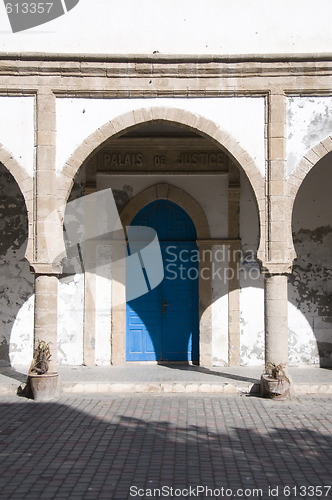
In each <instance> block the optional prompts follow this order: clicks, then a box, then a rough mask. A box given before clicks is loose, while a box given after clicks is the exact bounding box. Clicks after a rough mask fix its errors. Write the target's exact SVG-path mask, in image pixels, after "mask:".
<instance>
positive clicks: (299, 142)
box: [287, 96, 332, 175]
mask: <svg viewBox="0 0 332 500" xmlns="http://www.w3.org/2000/svg"><path fill="white" fill-rule="evenodd" d="M331 132H332V97H329V96H321V97H305V96H303V97H289V98H288V106H287V134H288V137H287V174H288V175H290V174H291V173H292V172H293V171H294V170H295V167H296V166H297V164H298V162H299V161H300V159H301V158H302V157H303V156H305V153H306V152H308V151H309V150H310V149H311V148H312V147H314V146H316V144H318V143H319V142H320V141H322V140H323V139H325V138H326V137H328V136H329V135H330V134H331Z"/></svg>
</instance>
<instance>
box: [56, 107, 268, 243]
mask: <svg viewBox="0 0 332 500" xmlns="http://www.w3.org/2000/svg"><path fill="white" fill-rule="evenodd" d="M154 121H155V122H166V123H170V124H172V125H176V126H179V127H184V128H191V129H192V130H193V131H195V132H197V133H200V134H202V135H205V136H206V137H207V138H208V139H210V140H211V141H212V142H214V143H215V144H216V145H217V146H218V147H220V148H221V149H222V150H224V151H225V152H226V153H227V154H229V155H230V156H231V158H232V160H233V161H234V162H235V163H236V165H237V166H239V167H240V169H242V170H243V171H244V172H245V174H246V175H247V177H248V179H249V182H250V184H251V186H252V188H253V191H254V194H255V197H256V202H257V205H258V210H259V218H260V226H261V238H263V237H264V234H265V230H264V227H265V181H264V177H263V176H262V174H261V173H260V171H259V169H258V168H257V166H256V165H255V162H254V160H253V159H252V158H251V157H250V155H249V154H248V153H247V152H246V151H245V150H244V149H243V148H242V146H241V145H240V144H239V142H238V141H237V140H236V139H235V138H234V137H232V136H231V135H230V134H229V133H228V132H227V131H225V130H222V129H221V128H220V127H218V126H217V125H216V124H215V123H214V122H213V121H211V120H209V119H207V118H205V117H203V116H200V115H197V114H194V113H192V112H190V111H184V110H182V109H177V108H168V107H151V108H141V109H138V110H133V111H130V112H128V113H126V114H124V115H121V116H118V117H117V118H115V119H113V120H111V121H109V122H107V123H105V124H104V125H103V126H101V127H100V128H99V129H97V130H96V131H95V132H93V133H92V134H91V135H90V136H89V137H87V138H86V139H85V140H84V141H83V143H82V144H81V145H80V146H79V147H78V148H77V149H76V151H74V153H73V154H72V155H71V157H70V158H69V159H68V161H67V162H66V164H65V165H64V168H63V170H62V172H61V174H60V176H59V178H58V193H59V196H60V198H61V199H60V200H59V201H60V205H61V204H63V203H65V202H66V201H67V199H68V197H69V194H70V192H71V189H72V186H73V183H74V179H75V176H76V174H77V173H78V171H79V169H80V168H81V166H82V164H83V163H85V162H86V161H87V160H88V159H89V157H90V156H91V155H92V153H94V152H95V151H96V150H98V149H99V148H101V147H102V145H103V143H104V142H105V141H107V140H108V139H110V138H111V137H116V136H118V135H121V134H122V133H124V132H126V131H128V130H129V129H131V128H133V127H136V126H139V125H142V124H146V123H148V122H154ZM62 210H64V207H63V208H62ZM62 215H63V214H62ZM262 244H263V242H261V246H262Z"/></svg>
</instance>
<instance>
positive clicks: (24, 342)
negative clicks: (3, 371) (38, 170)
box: [0, 163, 34, 366]
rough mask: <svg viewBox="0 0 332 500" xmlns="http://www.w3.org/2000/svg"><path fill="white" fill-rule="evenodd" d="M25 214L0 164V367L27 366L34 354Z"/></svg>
mask: <svg viewBox="0 0 332 500" xmlns="http://www.w3.org/2000/svg"><path fill="white" fill-rule="evenodd" d="M27 227H28V222H27V214H26V210H25V204H24V199H23V197H22V195H21V193H20V190H19V189H18V186H17V184H16V182H15V180H14V178H13V177H12V176H11V175H10V174H9V172H8V170H7V169H6V168H5V167H4V166H3V165H2V164H1V163H0V229H1V239H0V329H1V330H0V366H1V365H2V366H6V365H9V364H12V365H29V364H30V363H31V359H32V353H33V312H34V308H33V305H34V302H33V282H34V278H33V274H31V273H30V266H29V263H28V262H27V261H26V259H25V258H24V253H25V249H26V244H27Z"/></svg>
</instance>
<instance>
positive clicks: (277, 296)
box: [261, 88, 294, 371]
mask: <svg viewBox="0 0 332 500" xmlns="http://www.w3.org/2000/svg"><path fill="white" fill-rule="evenodd" d="M267 105H268V113H267V118H268V122H267V153H268V166H267V172H266V196H267V204H266V209H267V210H266V222H267V224H266V228H267V232H266V247H265V257H264V259H262V262H261V264H262V271H263V273H264V276H265V311H264V313H265V363H274V364H276V365H278V364H282V365H284V366H285V370H286V371H287V369H288V315H287V307H288V300H287V276H288V274H289V273H290V272H291V269H292V261H293V258H294V251H293V245H292V228H291V225H290V223H289V217H288V213H287V210H288V206H289V204H288V198H287V192H288V191H287V176H286V140H287V139H286V137H287V128H286V109H287V98H286V96H285V94H284V93H283V92H282V91H281V90H279V89H278V88H275V89H273V91H272V92H271V94H270V95H269V98H268V100H267Z"/></svg>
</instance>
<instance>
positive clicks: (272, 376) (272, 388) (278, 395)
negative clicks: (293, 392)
mask: <svg viewBox="0 0 332 500" xmlns="http://www.w3.org/2000/svg"><path fill="white" fill-rule="evenodd" d="M289 387H290V381H289V378H288V377H287V375H286V373H285V366H284V365H282V364H279V365H276V364H274V363H267V364H266V365H265V373H263V375H262V376H261V384H260V392H261V395H262V396H263V397H269V398H272V399H281V400H283V399H287V398H289Z"/></svg>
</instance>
